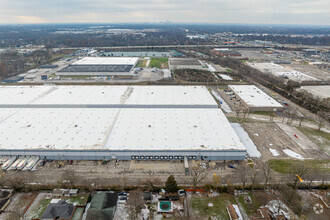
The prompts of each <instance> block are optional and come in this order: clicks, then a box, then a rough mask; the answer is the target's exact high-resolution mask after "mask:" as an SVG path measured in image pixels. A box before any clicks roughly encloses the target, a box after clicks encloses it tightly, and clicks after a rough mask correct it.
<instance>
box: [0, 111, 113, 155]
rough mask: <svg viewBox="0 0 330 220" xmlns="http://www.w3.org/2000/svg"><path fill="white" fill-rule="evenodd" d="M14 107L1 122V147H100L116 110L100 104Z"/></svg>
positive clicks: (77, 148) (73, 148)
mask: <svg viewBox="0 0 330 220" xmlns="http://www.w3.org/2000/svg"><path fill="white" fill-rule="evenodd" d="M3 110H7V109H4V108H0V115H2V112H3ZM15 110H18V111H17V112H16V113H15V114H14V115H12V116H11V117H9V118H7V119H6V120H3V121H1V122H0V149H72V150H80V149H81V150H82V149H94V150H96V149H101V147H102V146H103V143H104V142H105V141H106V140H107V137H108V136H107V135H108V134H107V131H108V129H109V127H110V126H111V125H112V123H113V120H114V118H115V116H116V114H117V113H118V109H100V108H97V109H90V108H85V109H78V110H77V109H70V108H54V109H51V108H22V109H15Z"/></svg>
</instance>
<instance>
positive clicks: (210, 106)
mask: <svg viewBox="0 0 330 220" xmlns="http://www.w3.org/2000/svg"><path fill="white" fill-rule="evenodd" d="M19 91H21V92H19ZM0 100H1V102H0V149H2V150H4V149H12V150H23V149H29V150H37V149H44V150H46V149H49V150H51V149H52V150H114V151H121V150H132V151H139V150H150V151H159V150H162V151H166V150H178V151H185V150H190V151H191V150H206V151H207V150H210V151H226V150H228V151H235V150H243V151H244V150H245V148H244V146H243V144H242V143H241V141H240V140H239V138H238V136H237V135H236V133H235V131H234V130H233V128H232V127H231V125H230V123H229V122H228V120H227V118H226V117H225V115H224V114H223V112H222V111H221V109H219V108H218V105H217V103H216V102H215V100H214V99H213V97H212V96H211V94H210V93H209V91H208V90H207V88H206V87H204V86H35V87H30V86H1V87H0ZM50 106H51V107H50Z"/></svg>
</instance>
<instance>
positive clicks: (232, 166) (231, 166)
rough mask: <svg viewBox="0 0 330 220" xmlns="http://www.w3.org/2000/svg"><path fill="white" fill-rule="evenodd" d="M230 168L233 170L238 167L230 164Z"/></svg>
mask: <svg viewBox="0 0 330 220" xmlns="http://www.w3.org/2000/svg"><path fill="white" fill-rule="evenodd" d="M228 167H229V168H233V169H235V168H236V167H235V166H234V165H232V164H229V165H228Z"/></svg>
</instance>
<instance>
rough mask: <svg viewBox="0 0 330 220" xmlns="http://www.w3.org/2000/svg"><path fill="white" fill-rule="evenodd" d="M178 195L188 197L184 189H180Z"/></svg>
mask: <svg viewBox="0 0 330 220" xmlns="http://www.w3.org/2000/svg"><path fill="white" fill-rule="evenodd" d="M178 194H179V196H184V195H186V191H185V190H184V189H179V190H178Z"/></svg>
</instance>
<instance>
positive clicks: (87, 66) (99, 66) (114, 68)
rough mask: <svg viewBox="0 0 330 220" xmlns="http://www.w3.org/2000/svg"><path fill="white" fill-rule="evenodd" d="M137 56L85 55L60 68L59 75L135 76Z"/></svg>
mask: <svg viewBox="0 0 330 220" xmlns="http://www.w3.org/2000/svg"><path fill="white" fill-rule="evenodd" d="M137 62H138V58H137V57H85V58H83V59H81V60H78V61H77V62H75V63H73V64H71V65H69V66H67V67H65V68H63V69H61V70H59V71H58V72H57V73H56V75H58V76H133V75H134V71H133V69H134V67H135V65H136V64H137Z"/></svg>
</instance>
